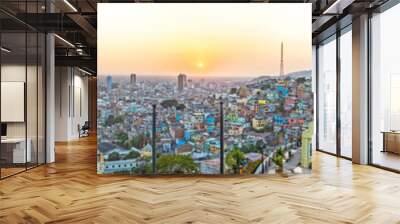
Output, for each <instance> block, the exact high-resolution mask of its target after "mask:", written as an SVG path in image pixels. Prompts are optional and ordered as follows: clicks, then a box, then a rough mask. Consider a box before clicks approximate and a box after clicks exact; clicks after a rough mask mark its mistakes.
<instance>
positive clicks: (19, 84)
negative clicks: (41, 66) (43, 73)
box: [0, 32, 32, 177]
mask: <svg viewBox="0 0 400 224" xmlns="http://www.w3.org/2000/svg"><path fill="white" fill-rule="evenodd" d="M26 41H27V39H26V33H25V32H8V33H5V32H2V34H1V47H2V50H1V87H0V88H1V108H0V109H1V129H2V130H1V131H2V133H1V148H0V150H1V161H2V166H1V176H2V177H7V176H10V175H13V174H16V173H18V172H21V171H24V170H25V169H26V164H27V163H30V162H31V161H32V151H31V148H30V145H31V141H30V140H28V141H27V135H26V134H27V125H26V120H27V119H26V115H27V114H26V112H27V111H26V91H27V85H26V80H27V76H26V75H27V66H26V60H27V48H26Z"/></svg>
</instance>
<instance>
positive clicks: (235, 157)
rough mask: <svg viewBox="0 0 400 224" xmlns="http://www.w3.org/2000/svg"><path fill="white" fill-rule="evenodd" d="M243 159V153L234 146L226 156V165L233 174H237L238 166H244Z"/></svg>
mask: <svg viewBox="0 0 400 224" xmlns="http://www.w3.org/2000/svg"><path fill="white" fill-rule="evenodd" d="M245 159H246V157H245V155H244V153H243V152H242V151H241V150H240V149H239V148H238V147H237V146H234V147H233V148H232V150H231V151H229V152H228V154H227V155H226V165H228V166H229V167H230V168H232V169H233V171H234V173H239V169H240V166H242V165H243V164H244V162H245Z"/></svg>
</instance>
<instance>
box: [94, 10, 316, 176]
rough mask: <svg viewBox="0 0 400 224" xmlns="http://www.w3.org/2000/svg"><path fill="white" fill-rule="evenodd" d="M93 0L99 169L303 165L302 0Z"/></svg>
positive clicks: (307, 26)
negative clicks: (280, 0)
mask: <svg viewBox="0 0 400 224" xmlns="http://www.w3.org/2000/svg"><path fill="white" fill-rule="evenodd" d="M98 5H99V6H98V49H99V50H98V71H99V76H98V101H97V106H98V118H97V126H98V129H97V130H98V133H97V136H98V139H97V141H98V149H97V157H98V158H97V170H98V173H99V174H128V175H153V174H187V175H192V174H273V173H281V172H283V173H287V174H296V173H309V172H310V171H311V144H312V137H313V132H314V129H313V123H312V121H313V97H314V94H313V82H312V75H311V4H264V3H260V4H236V3H235V4H226V3H225V4H115V3H114V4H112V3H102V4H98ZM115 12H118V14H116V13H115ZM288 13H289V14H291V17H287V16H286V15H287V14H288Z"/></svg>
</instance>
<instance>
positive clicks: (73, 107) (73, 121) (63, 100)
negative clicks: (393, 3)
mask: <svg viewBox="0 0 400 224" xmlns="http://www.w3.org/2000/svg"><path fill="white" fill-rule="evenodd" d="M83 75H84V74H83V73H81V72H80V71H79V70H77V69H76V68H72V67H56V82H55V86H56V91H55V126H56V131H55V140H56V141H70V140H73V139H77V138H79V132H78V125H83V124H84V123H85V121H87V120H88V78H87V77H86V76H83Z"/></svg>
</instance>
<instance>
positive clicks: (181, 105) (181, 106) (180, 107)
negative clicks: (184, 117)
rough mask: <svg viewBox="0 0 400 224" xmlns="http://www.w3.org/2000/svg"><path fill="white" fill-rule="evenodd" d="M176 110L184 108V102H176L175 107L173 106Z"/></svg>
mask: <svg viewBox="0 0 400 224" xmlns="http://www.w3.org/2000/svg"><path fill="white" fill-rule="evenodd" d="M175 108H176V109H177V110H184V109H185V108H186V107H185V104H182V103H181V104H178V105H176V107H175Z"/></svg>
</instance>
